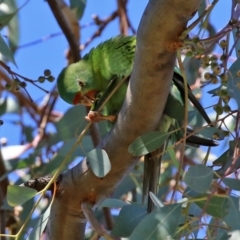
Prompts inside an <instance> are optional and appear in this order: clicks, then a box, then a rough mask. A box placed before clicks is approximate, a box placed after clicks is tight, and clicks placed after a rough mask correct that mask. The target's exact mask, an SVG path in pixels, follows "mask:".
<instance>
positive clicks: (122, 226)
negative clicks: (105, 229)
mask: <svg viewBox="0 0 240 240" xmlns="http://www.w3.org/2000/svg"><path fill="white" fill-rule="evenodd" d="M146 215H147V211H146V208H144V207H142V206H139V205H126V206H124V207H123V208H122V210H121V211H120V213H119V216H118V217H117V219H116V221H115V224H114V227H113V230H112V235H114V236H118V237H128V236H130V235H131V233H132V231H133V230H134V228H135V227H136V226H137V225H138V224H139V223H140V221H141V220H142V219H143V218H144V217H145V216H146ZM139 239H144V238H139Z"/></svg>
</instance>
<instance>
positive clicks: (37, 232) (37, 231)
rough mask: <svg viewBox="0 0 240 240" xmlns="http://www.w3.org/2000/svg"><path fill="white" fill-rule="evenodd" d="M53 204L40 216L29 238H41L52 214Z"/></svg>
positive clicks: (31, 239) (33, 239) (28, 239)
mask: <svg viewBox="0 0 240 240" xmlns="http://www.w3.org/2000/svg"><path fill="white" fill-rule="evenodd" d="M50 210H51V206H49V207H48V208H47V209H46V211H45V212H44V214H42V215H41V216H40V218H39V219H38V221H37V223H36V224H35V226H34V228H33V230H32V231H31V233H30V235H29V236H28V238H27V240H36V239H41V235H42V233H43V231H44V229H45V228H46V225H47V223H48V218H49V215H50Z"/></svg>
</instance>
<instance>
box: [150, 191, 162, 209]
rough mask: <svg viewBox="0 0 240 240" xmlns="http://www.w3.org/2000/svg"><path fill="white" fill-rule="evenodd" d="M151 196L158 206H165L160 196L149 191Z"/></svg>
mask: <svg viewBox="0 0 240 240" xmlns="http://www.w3.org/2000/svg"><path fill="white" fill-rule="evenodd" d="M149 196H150V198H151V199H152V201H153V203H154V205H155V206H156V207H157V208H161V207H164V204H163V203H162V202H161V201H160V200H159V199H158V197H157V196H156V195H155V194H154V193H152V192H149Z"/></svg>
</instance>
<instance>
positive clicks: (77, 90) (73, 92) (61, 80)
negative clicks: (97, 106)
mask: <svg viewBox="0 0 240 240" xmlns="http://www.w3.org/2000/svg"><path fill="white" fill-rule="evenodd" d="M92 83H93V74H92V69H91V65H90V64H89V63H87V61H84V60H81V61H79V62H77V63H73V64H71V65H69V66H68V67H66V68H64V69H63V70H62V72H61V73H60V74H59V76H58V79H57V87H58V92H59V95H60V97H61V98H62V99H63V100H64V101H66V102H67V103H69V104H74V105H76V104H83V105H85V106H92V104H93V102H94V100H95V96H96V95H97V93H98V91H97V90H96V89H94V85H93V84H92Z"/></svg>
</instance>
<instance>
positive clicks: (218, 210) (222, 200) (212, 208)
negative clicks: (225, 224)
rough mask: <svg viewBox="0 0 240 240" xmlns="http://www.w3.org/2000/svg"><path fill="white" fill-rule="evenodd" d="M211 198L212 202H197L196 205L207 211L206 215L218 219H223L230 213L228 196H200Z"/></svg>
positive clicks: (200, 196)
mask: <svg viewBox="0 0 240 240" xmlns="http://www.w3.org/2000/svg"><path fill="white" fill-rule="evenodd" d="M205 196H206V197H207V198H210V200H205V201H196V202H195V203H196V204H197V205H198V206H199V207H200V208H202V209H205V211H206V213H207V214H209V215H211V216H213V217H216V218H223V217H224V216H226V215H227V213H228V208H229V198H228V196H210V195H199V196H198V197H199V198H202V197H205Z"/></svg>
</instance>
